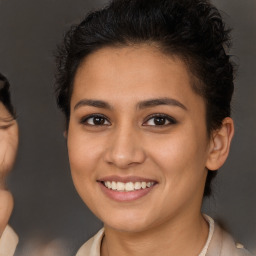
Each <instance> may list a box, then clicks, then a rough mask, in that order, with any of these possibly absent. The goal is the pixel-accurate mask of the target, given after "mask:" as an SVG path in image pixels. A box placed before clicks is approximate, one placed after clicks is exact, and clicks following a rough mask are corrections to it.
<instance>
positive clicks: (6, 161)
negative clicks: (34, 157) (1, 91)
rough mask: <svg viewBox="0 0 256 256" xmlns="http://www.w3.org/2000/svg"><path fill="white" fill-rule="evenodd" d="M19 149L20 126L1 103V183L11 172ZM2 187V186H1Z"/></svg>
mask: <svg viewBox="0 0 256 256" xmlns="http://www.w3.org/2000/svg"><path fill="white" fill-rule="evenodd" d="M17 148H18V125H17V122H16V120H14V119H13V117H12V115H11V114H10V113H9V112H8V110H7V109H6V107H5V106H4V104H3V103H2V102H0V183H1V184H2V182H3V181H2V180H3V179H4V177H5V176H6V175H7V173H8V172H9V171H10V170H11V168H12V166H13V164H14V161H15V157H16V152H17ZM1 186H2V185H1Z"/></svg>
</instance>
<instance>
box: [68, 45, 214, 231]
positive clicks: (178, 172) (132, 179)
mask: <svg viewBox="0 0 256 256" xmlns="http://www.w3.org/2000/svg"><path fill="white" fill-rule="evenodd" d="M191 83H192V75H191V74H190V73H189V72H188V70H187V68H186V66H185V64H184V63H183V62H182V61H181V60H180V59H179V58H174V57H170V56H166V55H163V54H162V53H160V52H159V51H158V50H157V49H156V48H153V47H151V46H137V47H124V48H104V49H101V50H99V51H97V52H95V53H93V54H91V55H90V56H88V57H87V58H86V59H85V61H84V62H83V63H82V64H81V65H80V67H79V68H78V70H77V74H76V76H75V80H74V90H73V93H72V97H71V106H70V107H71V114H70V123H69V130H68V134H67V139H68V151H69V160H70V166H71V173H72V177H73V181H74V184H75V187H76V189H77V191H78V193H79V195H80V196H81V198H82V200H83V201H84V202H85V203H86V204H87V206H88V207H89V208H90V209H91V210H92V212H93V213H94V214H95V215H96V216H98V218H100V219H101V220H102V221H103V222H104V224H105V225H106V226H108V227H112V228H114V229H117V230H123V231H132V232H134V231H136V232H137V231H143V230H146V229H149V228H153V227H156V226H158V225H161V224H164V223H167V222H169V221H171V220H173V219H174V218H177V217H178V216H183V217H184V216H186V215H188V214H192V215H193V214H198V213H199V212H200V207H201V201H202V196H203V191H204V185H205V179H206V176H207V171H206V162H207V159H208V155H209V139H208V135H207V131H206V119H205V115H206V113H205V112H206V111H205V104H204V100H203V98H201V97H200V96H199V95H197V94H196V93H195V92H194V91H193V90H192V87H191Z"/></svg>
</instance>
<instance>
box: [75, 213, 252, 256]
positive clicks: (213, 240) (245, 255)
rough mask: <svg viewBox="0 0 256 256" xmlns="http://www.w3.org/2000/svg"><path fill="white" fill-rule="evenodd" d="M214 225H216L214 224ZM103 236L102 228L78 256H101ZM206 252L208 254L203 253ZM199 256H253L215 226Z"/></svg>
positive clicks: (81, 249)
mask: <svg viewBox="0 0 256 256" xmlns="http://www.w3.org/2000/svg"><path fill="white" fill-rule="evenodd" d="M209 219H211V218H209ZM208 221H209V220H208ZM212 223H213V225H214V222H212ZM209 224H210V222H209ZM103 236H104V229H103V228H102V229H101V230H100V231H99V232H98V233H97V234H96V235H95V236H93V237H92V238H91V239H89V240H88V241H87V242H86V243H85V244H83V245H82V247H81V248H80V249H79V251H78V252H77V254H76V256H100V246H101V241H102V238H103ZM207 243H208V244H207ZM204 250H205V253H206V254H205V253H204V252H203V251H204ZM199 255H205V256H252V255H251V254H250V253H249V252H248V251H247V250H245V249H244V248H243V246H242V245H241V244H238V245H237V244H235V242H234V240H233V239H232V237H231V236H230V235H229V234H228V233H226V232H225V231H224V230H222V229H221V228H220V227H219V226H218V225H214V228H213V234H212V236H211V234H210V232H209V236H208V239H207V242H206V245H205V246H204V248H203V250H202V252H201V253H200V254H199Z"/></svg>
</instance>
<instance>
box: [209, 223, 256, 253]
mask: <svg viewBox="0 0 256 256" xmlns="http://www.w3.org/2000/svg"><path fill="white" fill-rule="evenodd" d="M206 255H207V256H216V255H219V256H253V255H252V254H251V253H249V252H248V251H247V250H246V249H245V248H244V247H243V246H242V245H241V244H237V243H235V241H234V239H233V238H232V237H231V236H230V234H228V233H227V232H226V231H224V230H223V229H221V228H220V227H219V226H218V225H215V227H214V233H213V237H212V240H211V242H210V245H209V248H208V252H207V254H206Z"/></svg>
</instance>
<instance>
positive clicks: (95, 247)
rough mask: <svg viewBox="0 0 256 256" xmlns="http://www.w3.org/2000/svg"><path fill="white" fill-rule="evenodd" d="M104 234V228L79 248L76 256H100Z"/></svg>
mask: <svg viewBox="0 0 256 256" xmlns="http://www.w3.org/2000/svg"><path fill="white" fill-rule="evenodd" d="M103 236H104V229H103V228H102V229H101V230H99V232H98V233H97V234H96V235H95V236H93V237H92V238H90V239H89V240H88V241H87V242H86V243H84V244H83V245H82V246H81V247H80V249H79V250H78V252H77V254H76V256H100V245H101V241H102V238H103Z"/></svg>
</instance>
